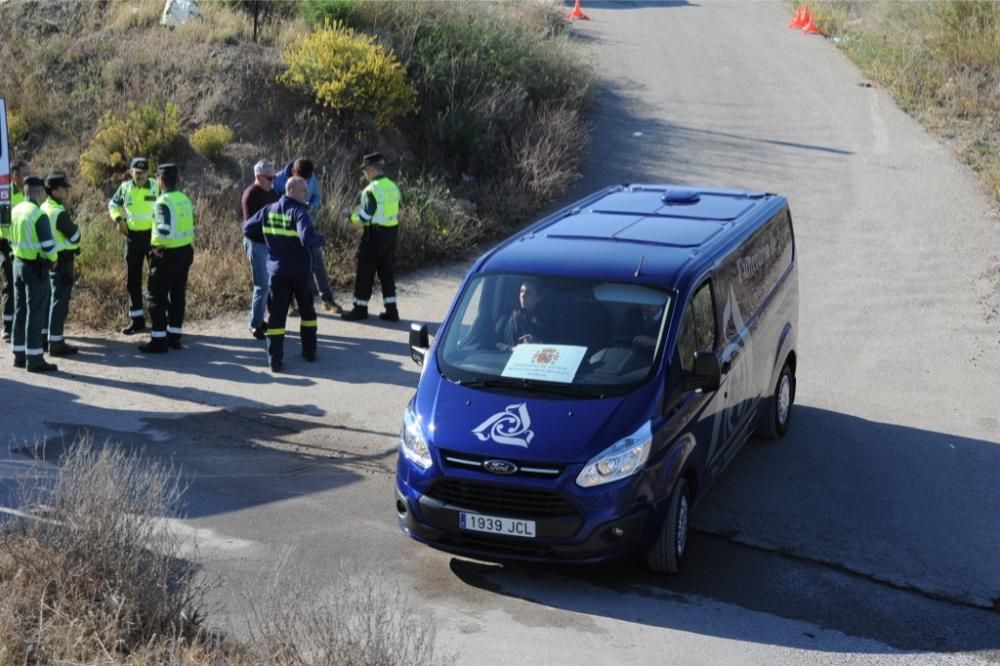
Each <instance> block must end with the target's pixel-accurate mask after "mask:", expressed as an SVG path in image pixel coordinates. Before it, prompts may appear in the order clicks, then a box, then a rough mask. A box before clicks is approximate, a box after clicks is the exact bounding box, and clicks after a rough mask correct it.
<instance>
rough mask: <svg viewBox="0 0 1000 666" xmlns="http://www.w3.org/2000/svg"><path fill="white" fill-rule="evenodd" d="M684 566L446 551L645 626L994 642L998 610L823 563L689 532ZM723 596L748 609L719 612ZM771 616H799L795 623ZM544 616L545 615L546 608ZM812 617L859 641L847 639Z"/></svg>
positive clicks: (954, 648) (824, 644) (479, 581)
mask: <svg viewBox="0 0 1000 666" xmlns="http://www.w3.org/2000/svg"><path fill="white" fill-rule="evenodd" d="M689 555H690V558H689V560H688V562H687V566H686V568H685V570H684V571H683V573H682V574H680V575H678V576H673V577H660V576H656V575H654V574H650V573H647V572H645V571H644V568H643V567H642V566H639V565H636V564H634V563H622V564H618V565H614V566H608V567H554V566H541V565H535V566H530V565H528V566H526V565H496V564H484V563H479V562H473V561H469V560H461V559H452V560H451V563H450V567H451V570H452V572H453V574H454V575H455V576H456V577H457V578H458V579H459V580H460V581H461V582H462V583H464V584H465V585H469V586H472V587H476V588H479V589H481V590H484V591H485V592H488V593H491V594H499V595H503V596H505V597H512V598H516V599H522V600H524V601H528V602H530V603H532V604H537V605H539V606H542V607H546V608H555V609H560V610H569V611H573V612H575V613H582V614H585V615H594V616H600V617H605V618H610V619H614V620H619V621H623V622H631V623H637V624H643V625H647V626H650V627H660V628H666V629H675V630H680V631H685V632H690V633H694V634H701V635H706V636H715V637H719V638H726V639H731V640H737V641H746V642H750V643H761V644H770V645H782V646H786V647H790V648H797V649H805V650H815V651H826V652H840V651H843V650H845V649H849V650H850V651H851V652H858V651H860V652H865V651H868V652H876V653H881V652H886V651H887V650H886V649H885V648H884V647H883V646H889V647H891V648H894V649H897V650H905V651H913V652H945V653H957V652H982V651H996V650H998V649H1000V614H997V613H992V612H990V611H986V610H980V609H975V608H969V607H963V606H956V605H951V604H941V603H940V602H935V601H933V600H931V599H928V598H926V597H924V596H922V595H919V594H916V593H913V592H907V591H903V590H897V589H893V588H889V587H885V586H874V591H873V586H872V585H871V583H870V582H869V581H867V580H865V579H862V578H860V577H856V576H851V575H849V574H844V573H842V572H838V571H834V570H832V569H829V568H828V567H825V566H822V565H817V564H812V563H809V562H803V561H800V560H795V559H793V558H789V557H785V556H782V555H778V554H775V553H766V552H762V551H759V550H755V549H753V548H749V547H746V546H740V545H738V544H733V543H729V542H727V541H725V540H724V539H720V538H718V537H713V536H710V535H705V534H700V533H695V534H693V535H692V538H691V539H690V550H689ZM719 604H728V605H733V606H737V607H740V608H743V609H746V610H748V611H752V612H753V613H752V614H750V613H745V612H740V613H733V612H722V609H721V608H720V607H719ZM769 616H777V617H781V618H785V619H787V620H793V621H799V622H802V623H804V624H805V625H806V626H805V627H803V630H802V631H798V632H795V631H792V632H790V631H789V630H788V629H789V628H788V625H787V624H785V623H781V622H773V621H771V620H770V618H769ZM543 617H544V616H543ZM812 626H818V627H821V628H823V629H827V630H832V631H836V632H840V633H841V634H846V635H848V636H855V637H861V638H865V639H869V640H872V641H877V642H878V643H879V644H881V645H874V644H869V645H868V646H867V650H866V649H865V648H866V646H865V644H863V643H859V642H857V641H851V642H849V646H850V647H849V648H845V647H844V643H843V642H841V641H838V640H836V637H830V636H827V635H823V634H819V635H817V633H816V632H814V631H810V628H811V627H812Z"/></svg>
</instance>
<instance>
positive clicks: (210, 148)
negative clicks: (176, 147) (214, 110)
mask: <svg viewBox="0 0 1000 666" xmlns="http://www.w3.org/2000/svg"><path fill="white" fill-rule="evenodd" d="M232 141H233V130H231V129H229V128H228V127H227V126H225V125H202V126H201V127H199V128H198V129H196V130H195V131H194V132H193V133H192V134H191V147H192V148H194V150H195V152H197V153H198V154H199V155H201V156H202V157H204V158H205V159H207V160H208V161H210V162H214V161H216V160H217V159H219V158H220V157H222V153H223V151H225V149H226V147H227V146H229V144H230V143H232Z"/></svg>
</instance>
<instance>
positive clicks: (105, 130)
mask: <svg viewBox="0 0 1000 666" xmlns="http://www.w3.org/2000/svg"><path fill="white" fill-rule="evenodd" d="M180 114H181V111H180V109H179V108H178V107H177V105H175V104H165V105H161V104H158V103H155V102H150V103H148V104H142V105H139V106H137V105H135V104H132V103H131V102H130V103H129V105H128V109H127V111H126V113H125V115H124V116H118V115H115V114H114V113H112V112H110V111H108V112H107V113H105V114H104V116H103V117H102V118H101V120H100V121H99V123H98V126H97V133H96V134H94V138H93V139H92V140H91V142H90V146H89V147H88V148H87V150H85V151H84V153H83V154H82V155H80V176H81V177H82V178H83V180H84V182H86V183H88V184H89V185H93V186H95V187H99V186H101V185H105V184H108V183H109V182H110V181H111V179H112V178H113V177H114V176H115V174H118V173H121V172H122V171H124V170H126V169H127V167H128V162H129V160H130V159H131V157H132V156H134V155H145V156H147V157H149V158H150V159H152V160H154V161H159V160H161V159H162V158H164V157H166V156H167V155H169V154H170V150H171V148H172V147H173V145H174V142H175V141H176V140H177V137H178V136H179V135H180V131H181V122H180Z"/></svg>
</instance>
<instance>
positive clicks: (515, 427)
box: [472, 402, 535, 448]
mask: <svg viewBox="0 0 1000 666" xmlns="http://www.w3.org/2000/svg"><path fill="white" fill-rule="evenodd" d="M472 434H474V435H475V436H476V437H477V438H478V439H479V441H480V442H485V441H487V440H490V439H492V440H493V441H494V442H496V443H497V444H508V445H510V446H521V447H523V448H528V444H530V443H531V440H532V439H534V437H535V433H533V432H532V431H531V415H530V414H528V405H527V404H526V403H523V402H521V403H517V404H514V405H507V409H505V410H504V411H502V412H497V413H496V414H494V415H493V416H491V417H489V418H488V419H486V420H485V421H483V422H482V423H480V424H479V425H478V426H476V427H475V428H474V429H473V430H472Z"/></svg>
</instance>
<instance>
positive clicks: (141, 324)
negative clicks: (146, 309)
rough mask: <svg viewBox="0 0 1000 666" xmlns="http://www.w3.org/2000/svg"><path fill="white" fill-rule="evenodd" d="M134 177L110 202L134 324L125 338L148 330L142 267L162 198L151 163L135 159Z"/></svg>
mask: <svg viewBox="0 0 1000 666" xmlns="http://www.w3.org/2000/svg"><path fill="white" fill-rule="evenodd" d="M131 176H132V177H131V178H130V179H129V180H126V181H125V182H123V183H122V184H121V185H119V186H118V190H117V191H115V195H114V196H113V197H111V201H109V202H108V211H109V212H110V213H111V219H112V220H114V221H115V223H116V224H117V225H118V231H120V232H121V234H122V235H123V236H125V267H126V271H127V278H126V282H127V285H128V301H129V303H128V316H129V317H131V318H132V323H131V324H129V325H128V326H126V327H125V328H124V329H122V333H124V334H125V335H132V334H133V333H141V332H142V331H144V330H146V318H145V317H144V316H143V312H142V263H143V262H144V261H147V259H148V257H149V247H150V240H151V235H150V230H151V229H152V228H153V205H154V204H155V203H156V199H157V197H159V196H160V188H159V187H158V186H157V184H156V181H154V180H153V179H152V178H149V160H147V159H146V158H145V157H135V158H133V159H132V165H131Z"/></svg>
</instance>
